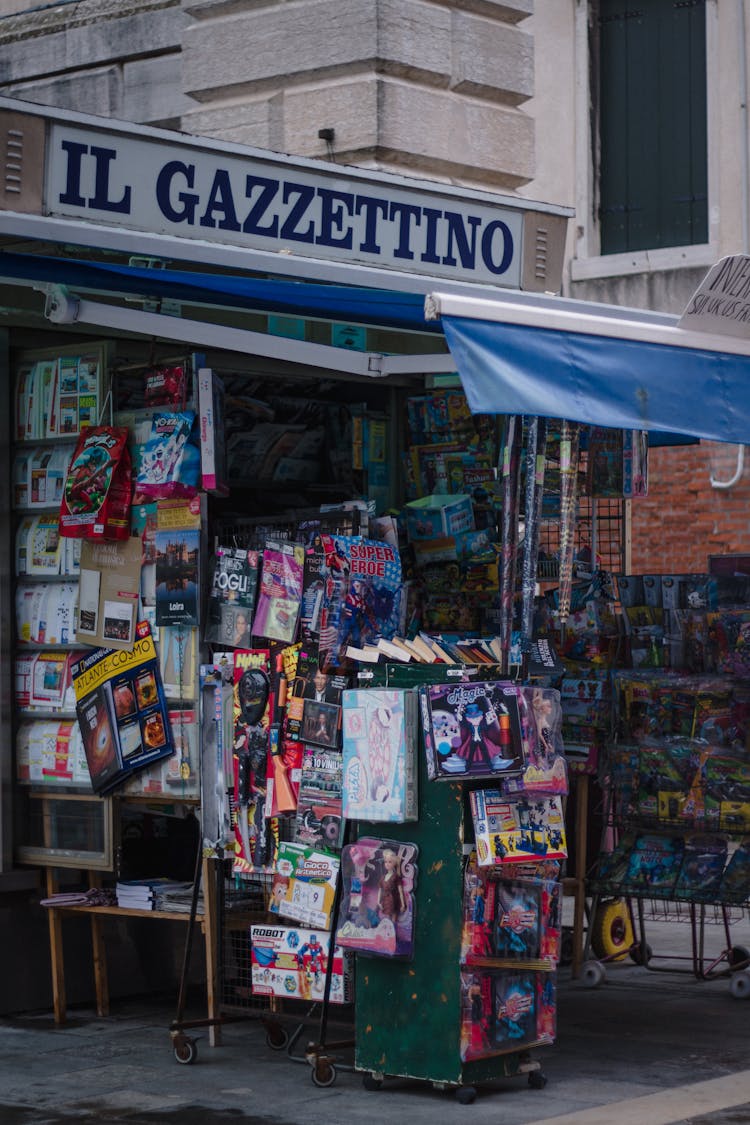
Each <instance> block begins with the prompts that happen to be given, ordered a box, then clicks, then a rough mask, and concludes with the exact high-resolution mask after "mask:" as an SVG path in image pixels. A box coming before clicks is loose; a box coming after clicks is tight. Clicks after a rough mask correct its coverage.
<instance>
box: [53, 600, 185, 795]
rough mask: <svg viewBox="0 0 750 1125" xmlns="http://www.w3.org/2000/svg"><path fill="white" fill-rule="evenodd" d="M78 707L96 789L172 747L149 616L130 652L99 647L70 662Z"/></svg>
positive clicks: (112, 785) (111, 785)
mask: <svg viewBox="0 0 750 1125" xmlns="http://www.w3.org/2000/svg"><path fill="white" fill-rule="evenodd" d="M71 676H72V679H73V687H74V690H75V695H76V713H77V715H78V724H79V726H80V728H81V737H82V738H83V744H84V749H85V751H86V760H87V761H88V765H89V772H90V774H91V784H92V786H93V789H94V792H95V793H101V794H104V793H107V792H109V791H110V790H112V789H114V788H115V787H116V786H117V785H119V784H121V782H123V781H124V780H125V778H127V777H129V776H130V774H132V773H134V772H136V771H137V770H141V769H143V768H144V767H145V766H148V765H151V763H152V762H156V761H158V760H159V759H160V758H167V757H169V756H170V754H172V753H173V752H174V743H173V741H172V734H171V728H170V724H169V717H168V713H167V705H166V701H165V698H164V691H163V688H162V684H161V676H160V675H159V661H158V659H157V655H156V648H155V646H154V641H153V638H152V636H151V629H150V628H149V625H148V623H147V622H145V621H142V622H140V623H139V624H138V626H137V627H136V641H135V645H134V647H133V650H132V652H123V651H116V650H112V649H104V648H99V649H95V650H94V651H93V652H91V653H89V654H87V655H86V656H84V657H81V659H79V660H77V661H76V662H75V663H74V664H73V666H72V668H71Z"/></svg>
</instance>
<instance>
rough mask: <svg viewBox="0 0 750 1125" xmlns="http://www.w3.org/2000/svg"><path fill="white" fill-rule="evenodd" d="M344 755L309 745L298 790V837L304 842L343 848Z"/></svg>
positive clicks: (305, 752) (304, 754) (303, 758)
mask: <svg viewBox="0 0 750 1125" xmlns="http://www.w3.org/2000/svg"><path fill="white" fill-rule="evenodd" d="M342 771H343V755H342V753H341V751H340V750H326V749H324V748H323V747H321V746H305V748H304V752H303V756H302V773H301V777H300V784H299V793H298V794H297V824H296V839H297V840H299V841H300V842H302V843H304V844H315V845H317V846H318V847H324V848H329V849H330V848H340V847H341V839H342V836H343V831H344V821H343V818H342V815H341V778H342Z"/></svg>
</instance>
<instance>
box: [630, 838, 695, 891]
mask: <svg viewBox="0 0 750 1125" xmlns="http://www.w3.org/2000/svg"><path fill="white" fill-rule="evenodd" d="M683 846H684V843H683V840H682V839H681V838H680V837H672V836H654V835H642V836H637V837H636V840H635V844H634V845H633V849H632V851H631V853H630V860H629V863H628V870H627V873H626V875H625V881H626V882H627V884H628V886H629V887H632V888H633V889H634V890H636V891H650V892H652V893H654V894H656V895H657V896H658V897H666V896H668V895H670V894H671V892H672V890H673V889H674V885H675V882H676V880H677V876H678V875H679V873H680V868H681V866H682V858H683Z"/></svg>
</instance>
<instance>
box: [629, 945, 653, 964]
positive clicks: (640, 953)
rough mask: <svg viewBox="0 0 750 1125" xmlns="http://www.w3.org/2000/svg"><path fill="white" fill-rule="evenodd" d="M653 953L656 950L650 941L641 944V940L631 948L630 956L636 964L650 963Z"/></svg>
mask: <svg viewBox="0 0 750 1125" xmlns="http://www.w3.org/2000/svg"><path fill="white" fill-rule="evenodd" d="M653 955H654V951H653V949H652V948H651V946H650V945H649V944H648V943H646V944H645V945H641V943H640V942H639V941H637V942H636V943H635V945H634V946H633V948H632V949H631V950H630V956H631V958H632V960H633V961H635V963H636V965H648V963H649V961H650V960H651V958H652V957H653Z"/></svg>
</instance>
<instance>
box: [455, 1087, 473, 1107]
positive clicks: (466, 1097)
mask: <svg viewBox="0 0 750 1125" xmlns="http://www.w3.org/2000/svg"><path fill="white" fill-rule="evenodd" d="M476 1096H477V1092H476V1090H475V1089H474V1087H473V1086H459V1088H458V1089H457V1090H456V1101H457V1102H458V1104H459V1105H471V1104H472V1102H473V1101H474V1100H475V1099H476Z"/></svg>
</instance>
